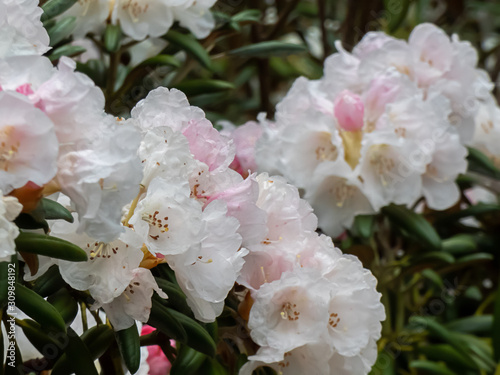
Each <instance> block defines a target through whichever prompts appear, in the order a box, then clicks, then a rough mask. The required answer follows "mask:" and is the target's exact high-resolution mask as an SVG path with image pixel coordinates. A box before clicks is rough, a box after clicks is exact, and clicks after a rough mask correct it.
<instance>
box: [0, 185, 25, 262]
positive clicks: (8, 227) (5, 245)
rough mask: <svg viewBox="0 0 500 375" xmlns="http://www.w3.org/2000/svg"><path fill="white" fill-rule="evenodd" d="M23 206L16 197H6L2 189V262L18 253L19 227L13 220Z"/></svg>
mask: <svg viewBox="0 0 500 375" xmlns="http://www.w3.org/2000/svg"><path fill="white" fill-rule="evenodd" d="M22 208H23V206H22V205H21V204H20V203H19V202H18V201H17V199H16V198H14V197H8V196H7V197H5V196H3V193H2V190H0V262H9V261H10V258H11V256H12V255H14V254H15V253H16V245H15V243H14V240H15V239H16V237H17V236H18V235H19V229H18V228H17V226H16V225H15V224H14V223H13V222H12V221H14V219H15V218H16V217H17V216H18V215H19V214H20V213H21V210H22Z"/></svg>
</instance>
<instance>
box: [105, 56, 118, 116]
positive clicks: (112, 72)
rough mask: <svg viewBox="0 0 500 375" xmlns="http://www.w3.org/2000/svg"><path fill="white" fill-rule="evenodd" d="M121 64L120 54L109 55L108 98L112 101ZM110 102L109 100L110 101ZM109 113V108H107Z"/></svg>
mask: <svg viewBox="0 0 500 375" xmlns="http://www.w3.org/2000/svg"><path fill="white" fill-rule="evenodd" d="M119 64H120V52H116V53H115V52H111V53H110V54H109V70H108V79H107V80H106V98H107V99H110V98H112V97H113V92H114V90H115V83H116V75H117V72H118V65H119ZM108 102H109V100H108ZM106 110H107V111H108V112H109V108H106Z"/></svg>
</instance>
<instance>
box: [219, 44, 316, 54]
mask: <svg viewBox="0 0 500 375" xmlns="http://www.w3.org/2000/svg"><path fill="white" fill-rule="evenodd" d="M306 51H307V48H306V47H305V46H303V45H300V44H292V43H284V42H278V41H274V40H272V41H266V42H260V43H256V44H251V45H248V46H244V47H240V48H236V49H233V50H231V51H229V52H228V55H231V56H237V57H271V56H288V55H296V54H299V53H303V52H306Z"/></svg>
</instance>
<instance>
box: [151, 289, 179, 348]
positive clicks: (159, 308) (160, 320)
mask: <svg viewBox="0 0 500 375" xmlns="http://www.w3.org/2000/svg"><path fill="white" fill-rule="evenodd" d="M172 311H175V310H172V309H169V308H168V307H165V306H163V305H162V303H161V302H159V301H158V298H156V296H153V298H152V306H151V313H150V314H149V321H148V324H149V325H151V326H153V327H156V328H158V329H159V330H160V331H161V332H163V333H165V334H166V335H167V336H168V337H170V338H172V339H174V340H177V341H180V342H187V333H186V331H185V329H184V327H183V326H182V325H181V324H180V322H179V321H178V320H177V319H176V318H175V317H174V316H173V315H172ZM181 315H182V314H181ZM183 316H184V315H183Z"/></svg>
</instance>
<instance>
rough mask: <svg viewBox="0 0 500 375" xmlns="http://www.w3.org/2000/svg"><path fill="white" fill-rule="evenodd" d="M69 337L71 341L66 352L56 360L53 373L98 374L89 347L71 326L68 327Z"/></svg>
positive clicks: (61, 374)
mask: <svg viewBox="0 0 500 375" xmlns="http://www.w3.org/2000/svg"><path fill="white" fill-rule="evenodd" d="M68 338H69V341H68V346H67V348H66V350H65V354H64V355H63V356H62V357H61V358H60V359H59V360H58V361H57V362H56V364H55V365H54V369H53V370H52V372H51V374H52V375H66V374H71V373H75V374H76V375H98V373H97V369H96V368H95V366H94V360H93V358H92V355H91V354H90V351H89V349H88V348H87V346H86V345H85V343H84V342H83V340H82V339H81V338H80V337H79V336H78V334H77V333H76V332H75V331H73V329H72V328H70V327H68ZM68 359H69V360H68ZM68 370H69V372H68Z"/></svg>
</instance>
